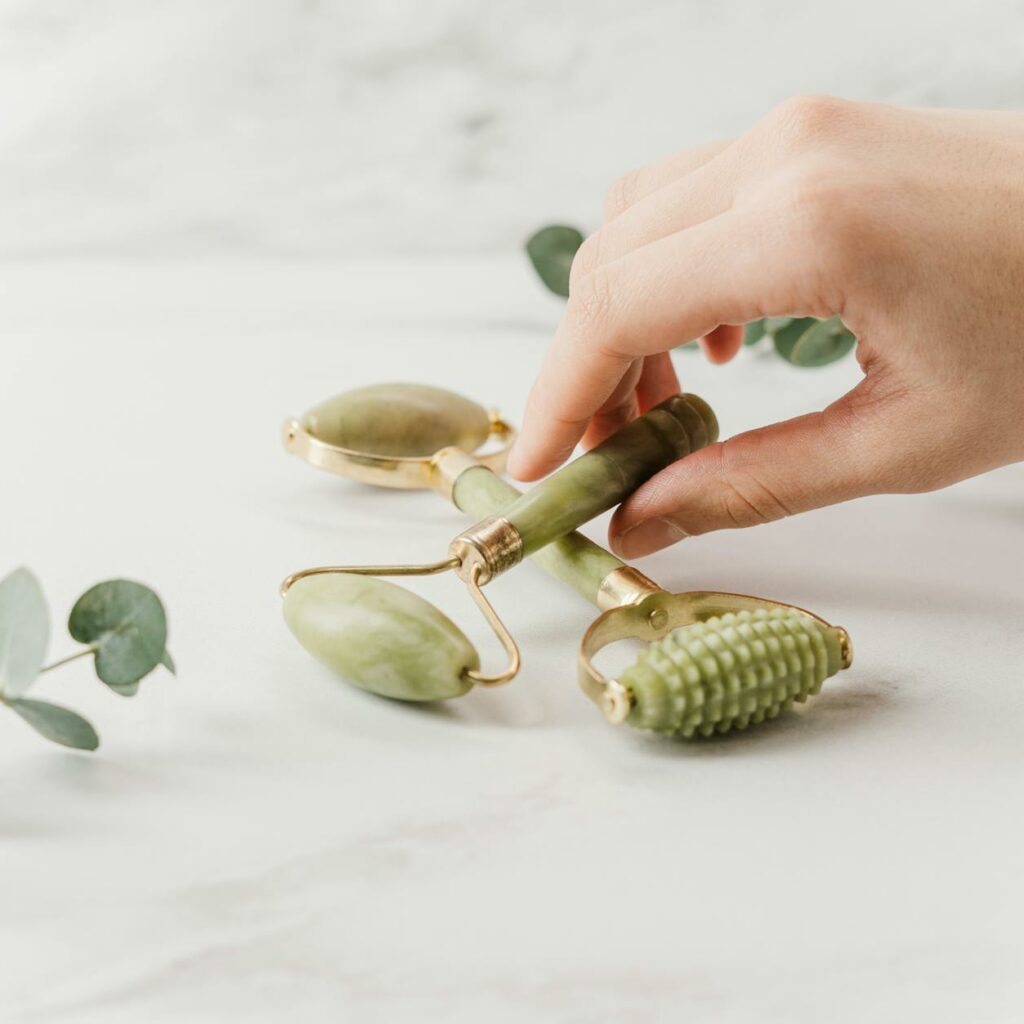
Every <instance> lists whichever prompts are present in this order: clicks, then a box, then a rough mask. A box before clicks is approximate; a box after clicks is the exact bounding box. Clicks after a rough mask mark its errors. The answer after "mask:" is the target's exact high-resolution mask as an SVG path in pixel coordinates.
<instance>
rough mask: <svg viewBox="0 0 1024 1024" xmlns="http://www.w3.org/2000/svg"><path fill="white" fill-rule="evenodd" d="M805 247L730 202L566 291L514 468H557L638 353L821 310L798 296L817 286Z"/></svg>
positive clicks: (525, 474) (758, 213) (522, 472)
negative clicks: (784, 247)
mask: <svg viewBox="0 0 1024 1024" xmlns="http://www.w3.org/2000/svg"><path fill="white" fill-rule="evenodd" d="M802 248H803V247H801V248H800V249H798V250H797V251H796V252H793V253H782V252H780V239H779V231H778V224H777V222H776V221H775V220H774V219H773V217H772V215H771V213H770V211H766V210H762V209H754V210H742V211H740V210H735V209H734V210H730V211H728V212H726V213H724V214H722V215H721V216H719V217H715V218H713V219H711V220H709V221H705V222H703V223H702V224H699V225H697V226H695V227H693V228H689V229H687V230H686V231H682V232H679V233H678V234H675V235H671V236H669V237H667V238H662V239H659V240H658V241H656V242H652V243H650V244H649V245H645V246H643V247H641V248H640V249H636V250H634V251H633V252H631V253H629V254H628V255H627V256H624V257H622V258H620V259H618V260H615V261H614V262H612V263H608V264H605V265H604V266H601V267H598V268H596V269H595V270H594V272H593V273H592V274H590V275H589V276H588V277H586V278H583V279H582V280H581V281H580V282H579V284H578V286H576V287H574V289H573V292H572V293H571V294H570V296H569V302H568V305H567V307H566V312H565V316H564V317H563V318H562V322H561V324H560V325H559V327H558V330H557V332H556V334H555V338H554V340H553V341H552V343H551V347H550V349H549V350H548V353H547V356H546V357H545V359H544V363H543V365H542V367H541V371H540V374H539V376H538V378H537V381H536V383H535V384H534V386H533V390H532V391H531V393H530V397H529V399H528V401H527V405H526V415H525V417H524V422H523V430H522V433H521V434H520V436H519V440H518V441H517V443H516V446H515V448H514V450H513V453H512V458H511V459H510V463H509V470H510V472H511V473H512V474H513V475H514V476H516V477H518V478H519V479H522V480H535V479H537V478H538V477H540V476H543V475H544V474H545V473H548V472H550V471H551V470H553V469H555V468H557V467H558V466H559V465H561V463H562V462H564V461H565V459H566V458H568V456H569V455H570V454H571V453H572V451H573V449H574V448H575V446H576V444H577V442H578V441H579V440H580V437H581V436H582V435H583V432H584V430H585V429H586V426H587V424H588V423H589V422H590V419H591V417H592V416H593V415H594V413H595V412H596V411H597V410H598V409H599V408H601V406H602V405H603V404H604V403H605V401H606V400H607V399H608V397H609V396H610V395H611V393H612V392H613V390H614V389H615V387H616V386H617V385H618V383H619V381H620V380H621V379H622V377H623V375H624V374H625V373H626V371H627V370H628V369H629V367H630V365H631V364H632V363H633V361H634V360H635V359H638V358H640V357H642V356H648V355H653V354H655V353H657V352H664V351H667V350H668V349H671V348H674V347H675V346H677V345H681V344H684V343H685V342H687V341H690V340H691V339H693V338H698V337H702V336H703V335H706V334H708V333H709V332H711V331H712V330H714V328H716V327H717V326H718V325H719V324H742V323H745V322H746V321H748V320H756V319H759V318H760V317H763V316H771V315H779V314H784V313H786V312H787V311H788V312H791V311H792V310H793V309H801V310H803V309H807V311H808V312H810V313H816V312H820V311H818V310H815V309H813V308H810V305H809V300H808V299H806V298H803V297H802V296H801V295H800V294H799V292H800V291H801V290H803V289H801V288H800V287H799V285H801V284H805V285H807V286H808V287H807V288H806V291H807V294H808V295H809V296H813V295H815V294H816V293H817V292H818V290H817V289H815V288H814V287H813V276H812V275H813V273H814V265H813V262H812V261H810V259H809V258H805V259H801V258H800V257H801V250H802ZM814 301H816V300H813V299H811V300H810V303H811V304H813V302H814ZM824 312H825V315H828V312H827V311H824Z"/></svg>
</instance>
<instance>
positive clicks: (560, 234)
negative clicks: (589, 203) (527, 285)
mask: <svg viewBox="0 0 1024 1024" xmlns="http://www.w3.org/2000/svg"><path fill="white" fill-rule="evenodd" d="M582 244H583V235H582V233H581V232H580V231H578V230H577V229H576V228H572V227H567V226H566V225H564V224H550V225H548V226H547V227H545V228H541V229H540V231H538V232H537V233H536V234H535V235H532V236H531V237H530V238H529V240H528V241H527V243H526V252H527V255H528V256H529V257H530V262H532V263H533V268H534V270H536V271H537V274H538V276H539V277H540V279H541V280H542V281H543V282H544V284H545V285H546V286H547V288H548V290H549V291H552V292H554V293H555V294H556V295H561V296H563V297H568V295H569V271H570V269H571V268H572V260H573V257H574V256H575V255H576V250H577V249H579V247H580V246H581V245H582Z"/></svg>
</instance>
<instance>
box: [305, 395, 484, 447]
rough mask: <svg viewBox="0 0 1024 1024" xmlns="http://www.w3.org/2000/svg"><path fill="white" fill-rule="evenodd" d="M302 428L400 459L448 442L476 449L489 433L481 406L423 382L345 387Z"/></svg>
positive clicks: (327, 440) (319, 437)
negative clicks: (352, 388) (343, 391)
mask: <svg viewBox="0 0 1024 1024" xmlns="http://www.w3.org/2000/svg"><path fill="white" fill-rule="evenodd" d="M302 426H303V427H304V428H305V429H306V430H307V431H308V432H309V433H310V434H312V435H313V437H315V438H317V440H319V441H324V442H325V443H327V444H331V445H335V446H336V447H338V448H345V449H348V450H349V451H355V452H361V453H363V454H366V455H382V456H391V457H398V458H402V457H404V458H421V457H423V456H429V455H433V454H434V453H435V452H438V451H440V450H441V449H442V448H447V447H449V446H454V447H457V448H462V449H463V450H464V451H467V452H473V451H476V449H477V448H479V447H480V446H481V445H482V444H483V443H484V442H485V441H486V440H487V438H488V436H489V435H490V432H491V421H490V417H489V416H488V414H487V410H486V409H485V408H484V407H483V406H481V405H478V404H477V403H476V402H473V401H470V400H469V399H468V398H463V397H462V395H457V394H455V393H454V392H453V391H446V390H445V389H444V388H434V387H429V386H428V385H425V384H374V385H371V386H370V387H365V388H355V389H354V390H352V391H346V392H345V393H344V394H340V395H335V396H334V397H333V398H329V399H327V401H325V402H321V403H320V405H318V406H315V407H314V408H312V409H310V410H309V412H307V413H306V415H305V416H304V417H303V419H302Z"/></svg>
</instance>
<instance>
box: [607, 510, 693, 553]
mask: <svg viewBox="0 0 1024 1024" xmlns="http://www.w3.org/2000/svg"><path fill="white" fill-rule="evenodd" d="M686 535H687V534H686V531H685V530H683V529H680V528H679V527H678V526H676V524H675V523H673V522H671V521H670V520H668V519H648V520H647V521H646V522H643V523H637V524H636V526H631V527H629V529H627V530H626V531H625V532H624V533H620V534H619V535H618V536H617V537H614V538H613V539H612V547H614V548H615V550H616V552H617V553H618V554H620V555H622V557H623V558H641V557H643V556H644V555H649V554H650V553H651V552H652V551H659V550H660V549H661V548H667V547H668V546H669V545H670V544H675V542H676V541H678V540H682V539H683V538H684V537H685V536H686Z"/></svg>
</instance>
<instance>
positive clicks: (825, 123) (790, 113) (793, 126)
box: [765, 93, 852, 148]
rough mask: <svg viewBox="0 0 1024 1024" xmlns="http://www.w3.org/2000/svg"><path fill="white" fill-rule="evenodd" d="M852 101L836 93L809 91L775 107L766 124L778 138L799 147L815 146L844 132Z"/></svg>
mask: <svg viewBox="0 0 1024 1024" xmlns="http://www.w3.org/2000/svg"><path fill="white" fill-rule="evenodd" d="M851 106H852V105H851V104H850V103H849V102H848V101H846V100H841V99H838V98H836V97H835V96H825V95H819V94H817V93H805V94H802V95H798V96H791V97H790V98H789V99H787V100H784V101H783V102H782V103H780V104H779V105H778V106H776V107H775V108H773V109H772V111H771V112H770V113H769V114H768V116H767V118H765V127H766V128H767V129H768V130H769V131H770V132H771V133H772V135H773V136H775V137H776V138H777V139H778V140H780V141H782V142H783V143H785V144H788V145H790V146H794V147H797V148H805V147H811V146H815V145H817V144H820V143H821V142H823V141H825V140H827V139H829V138H832V137H833V136H835V135H836V134H838V133H839V132H840V131H842V129H843V127H844V125H845V123H846V121H847V119H848V115H849V112H850V108H851Z"/></svg>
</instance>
